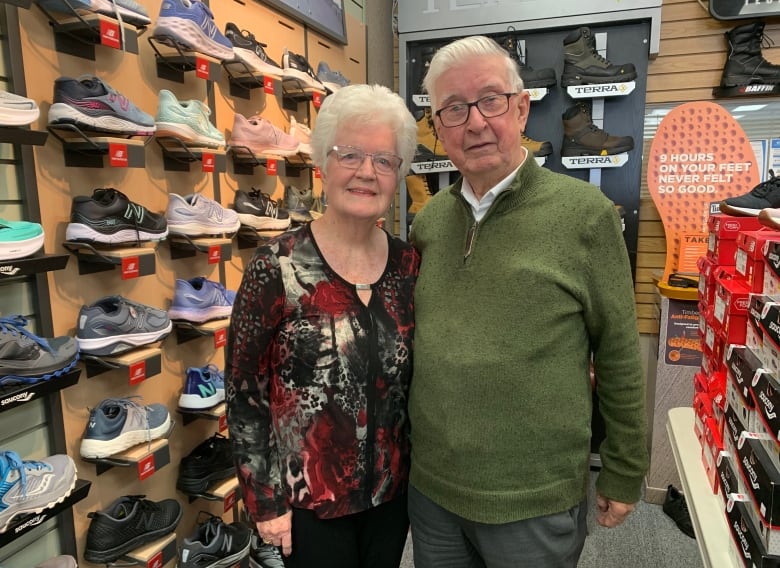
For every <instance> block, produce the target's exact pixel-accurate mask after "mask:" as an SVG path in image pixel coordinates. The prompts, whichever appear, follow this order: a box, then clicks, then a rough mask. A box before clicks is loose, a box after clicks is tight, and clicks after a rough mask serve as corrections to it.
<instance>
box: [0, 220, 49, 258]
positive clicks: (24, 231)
mask: <svg viewBox="0 0 780 568" xmlns="http://www.w3.org/2000/svg"><path fill="white" fill-rule="evenodd" d="M42 246H43V227H41V225H40V224H39V223H30V222H29V221H8V220H7V219H0V261H2V260H15V259H17V258H25V257H27V256H31V255H32V254H34V253H35V252H37V251H38V250H40V248H41V247H42Z"/></svg>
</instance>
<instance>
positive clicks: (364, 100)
mask: <svg viewBox="0 0 780 568" xmlns="http://www.w3.org/2000/svg"><path fill="white" fill-rule="evenodd" d="M415 148H416V123H415V121H414V118H413V117H412V116H411V114H410V113H409V111H408V110H407V108H406V105H405V104H404V101H403V100H402V99H401V98H400V97H399V96H398V95H396V94H394V93H392V92H391V91H390V90H388V89H387V88H385V87H382V86H379V85H371V86H369V85H352V86H348V87H345V88H343V89H341V90H339V91H338V92H337V93H335V94H333V95H330V96H329V97H328V98H326V99H325V101H324V103H323V105H322V107H321V108H320V111H319V113H318V115H317V123H316V125H315V128H314V132H313V134H312V158H313V160H314V163H315V164H317V166H319V168H320V172H321V174H322V187H323V192H324V193H325V195H326V197H327V203H328V206H327V209H326V211H325V213H324V215H322V217H320V218H319V219H317V220H315V221H313V222H312V223H311V224H309V225H305V226H303V227H301V228H299V229H296V230H292V231H289V232H287V233H285V234H283V235H281V236H279V237H277V238H275V239H272V240H271V241H269V242H268V243H267V244H265V245H263V246H261V247H260V248H259V249H258V250H257V252H256V253H255V256H254V258H253V259H252V261H251V262H250V263H249V265H248V266H247V268H246V271H245V273H244V277H243V281H242V283H241V286H240V288H239V290H238V294H237V297H236V300H235V304H234V308H233V316H232V320H231V323H230V332H229V337H228V347H227V357H226V359H227V360H226V375H225V380H226V383H227V405H228V426H229V429H230V437H231V439H232V440H233V448H234V455H235V460H236V467H237V470H238V478H239V482H240V485H241V489H242V491H243V496H244V502H245V505H246V508H247V510H248V512H249V514H250V516H251V518H252V520H253V521H254V522H255V523H256V524H257V530H258V533H259V535H260V537H261V538H262V539H263V541H264V542H266V543H272V544H273V545H274V546H277V547H281V550H282V553H283V554H284V557H285V558H284V563H285V566H287V567H296V568H297V567H300V568H312V567H313V566H317V567H318V568H328V567H331V566H332V567H334V568H335V567H338V568H359V567H363V568H369V567H370V568H383V567H387V568H390V567H396V568H397V566H398V565H399V563H400V560H401V556H402V553H403V547H404V543H405V541H406V536H407V530H408V518H407V512H406V492H407V476H408V469H409V438H408V434H409V432H408V430H409V421H408V417H407V411H406V402H407V394H408V390H409V380H410V377H411V370H412V353H411V350H412V340H413V334H414V315H413V299H412V294H413V291H414V283H415V281H416V278H417V272H418V268H419V256H418V254H417V252H416V251H415V250H414V249H413V248H412V247H411V246H410V245H408V244H407V243H405V242H403V241H401V240H400V239H397V238H395V237H393V236H391V235H389V234H388V233H386V232H385V231H384V230H382V229H380V228H379V227H378V226H377V220H378V219H379V218H380V217H382V216H383V215H385V214H386V212H387V210H388V208H389V206H390V203H391V202H392V201H393V199H394V197H395V192H396V189H397V187H398V183H399V179H400V176H402V175H404V174H405V173H406V172H407V171H408V169H409V163H410V161H411V159H412V156H413V154H414V150H415Z"/></svg>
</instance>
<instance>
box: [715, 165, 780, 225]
mask: <svg viewBox="0 0 780 568" xmlns="http://www.w3.org/2000/svg"><path fill="white" fill-rule="evenodd" d="M778 207H780V177H776V176H775V172H774V170H769V179H768V180H766V181H762V182H761V183H759V184H758V185H757V186H756V187H754V188H753V189H751V190H750V192H749V193H746V194H745V195H740V196H738V197H729V198H728V199H724V200H723V201H721V202H720V211H721V213H725V214H726V215H736V216H737V217H757V216H758V214H759V213H760V212H761V210H762V209H776V208H778Z"/></svg>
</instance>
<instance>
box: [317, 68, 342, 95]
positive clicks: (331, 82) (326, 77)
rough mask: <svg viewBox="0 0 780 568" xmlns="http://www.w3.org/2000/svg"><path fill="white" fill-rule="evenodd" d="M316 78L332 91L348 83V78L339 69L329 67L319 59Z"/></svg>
mask: <svg viewBox="0 0 780 568" xmlns="http://www.w3.org/2000/svg"><path fill="white" fill-rule="evenodd" d="M317 79H319V80H320V83H322V84H323V85H325V88H326V89H328V90H329V91H331V92H332V93H335V92H336V91H338V90H339V89H341V88H342V87H346V86H347V85H349V79H347V78H346V77H345V76H344V75H342V74H341V72H340V71H335V70H333V69H331V68H330V67H329V66H328V64H327V63H326V62H325V61H320V64H319V65H317Z"/></svg>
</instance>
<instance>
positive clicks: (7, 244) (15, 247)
mask: <svg viewBox="0 0 780 568" xmlns="http://www.w3.org/2000/svg"><path fill="white" fill-rule="evenodd" d="M43 239H44V235H43V234H40V235H36V236H35V237H33V238H31V239H24V240H22V241H0V260H3V261H4V260H16V259H17V258H24V257H27V256H31V255H33V254H35V253H36V252H38V251H39V250H40V249H41V248H42V247H43Z"/></svg>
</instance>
